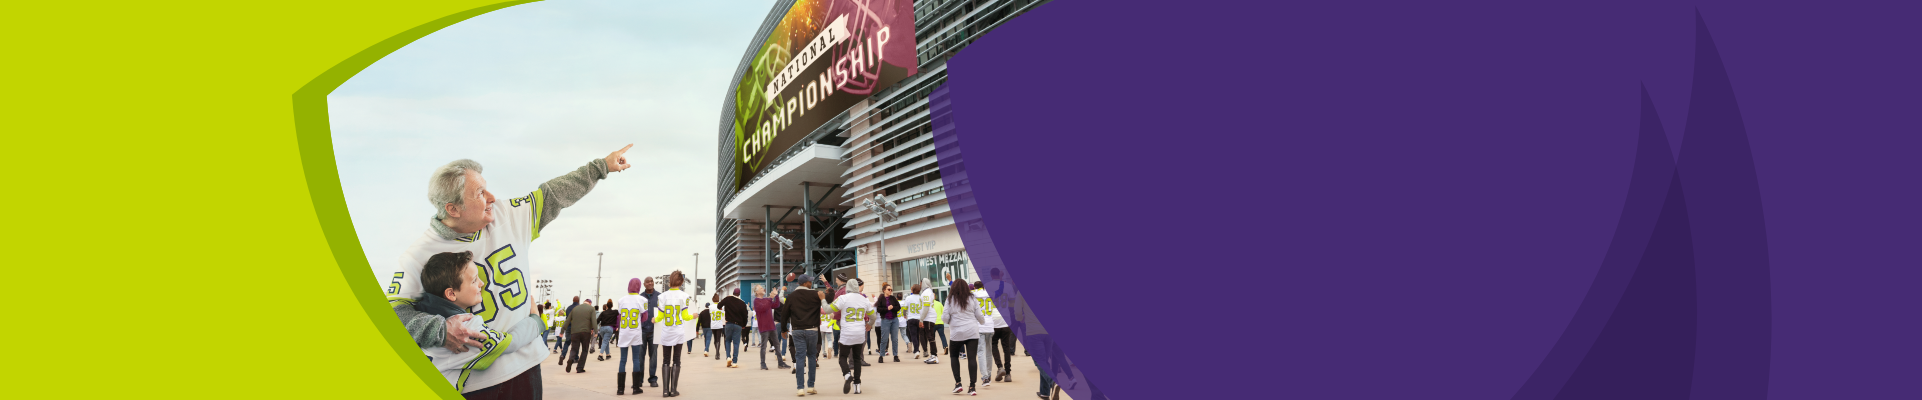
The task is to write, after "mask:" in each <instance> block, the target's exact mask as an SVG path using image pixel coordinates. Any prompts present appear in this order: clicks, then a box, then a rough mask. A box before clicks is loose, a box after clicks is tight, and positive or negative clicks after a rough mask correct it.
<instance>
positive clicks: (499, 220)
mask: <svg viewBox="0 0 1922 400" xmlns="http://www.w3.org/2000/svg"><path fill="white" fill-rule="evenodd" d="M542 199H543V197H542V194H541V191H540V190H535V191H534V192H533V193H531V194H529V195H527V196H526V197H519V198H512V199H502V200H501V201H496V202H494V205H493V206H491V208H492V209H493V211H494V222H493V223H491V224H487V226H486V227H484V228H481V231H480V233H479V235H478V236H472V237H462V238H456V239H453V240H448V239H441V238H440V235H438V234H436V233H435V232H434V230H433V228H428V230H427V231H426V232H423V233H421V235H420V237H419V238H417V239H414V243H413V244H412V245H409V246H407V250H406V251H403V252H402V253H401V255H400V260H399V261H400V265H399V268H398V269H397V271H396V272H394V276H393V280H392V281H390V282H389V284H388V286H387V294H388V295H389V296H392V297H390V300H391V299H394V298H405V299H413V298H416V297H419V296H420V293H421V290H422V289H421V283H420V270H421V267H422V266H424V265H426V264H427V259H428V257H432V256H433V255H435V254H439V253H446V252H460V251H470V252H473V253H474V265H475V267H477V268H479V269H480V275H481V279H482V282H481V290H483V291H486V293H483V294H482V296H481V302H480V304H478V305H475V306H474V308H472V309H469V310H468V311H470V312H473V313H474V319H475V320H479V321H482V322H483V323H485V324H486V325H487V327H488V328H492V329H494V330H495V331H499V332H507V333H513V332H514V330H513V328H514V327H515V326H516V325H517V324H519V323H520V322H521V320H523V319H527V318H539V317H536V316H534V315H533V312H532V311H529V310H531V309H532V308H533V307H534V302H533V301H532V300H533V299H532V296H533V291H530V290H528V282H527V277H528V274H531V273H533V271H532V270H531V269H529V268H528V264H527V261H528V260H529V259H530V258H531V257H529V256H528V253H527V252H528V250H529V249H530V247H529V244H530V243H532V242H533V241H534V238H537V237H540V227H539V226H538V225H539V224H538V222H539V216H540V213H541V211H542V209H543V208H544V207H545V204H543V203H544V200H542ZM533 325H539V324H533ZM538 335H540V332H539V331H535V332H533V333H532V334H531V335H530V336H529V337H530V338H531V337H532V336H538ZM547 355H548V354H547V351H546V349H541V348H538V347H536V346H520V347H519V348H517V349H513V350H512V351H510V352H508V353H506V354H501V355H500V356H499V358H497V359H495V360H494V362H493V365H492V366H491V367H489V368H486V369H479V370H470V373H469V374H468V376H467V377H466V385H465V389H464V390H463V391H464V392H465V391H473V390H480V389H484V388H487V387H491V386H494V385H498V384H500V383H501V382H506V381H507V380H508V379H513V378H514V377H516V376H520V374H521V373H522V372H526V371H527V370H528V369H530V368H533V367H534V366H535V365H540V363H541V360H544V359H546V358H547Z"/></svg>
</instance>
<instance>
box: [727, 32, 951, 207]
mask: <svg viewBox="0 0 1922 400" xmlns="http://www.w3.org/2000/svg"><path fill="white" fill-rule="evenodd" d="M914 51H915V49H914V9H913V4H912V2H911V1H908V0H867V1H863V0H801V1H797V2H795V3H794V6H793V7H792V8H789V9H788V12H787V14H786V16H785V17H782V18H781V22H780V23H779V24H778V25H776V26H775V27H774V31H773V32H771V33H770V34H769V35H768V38H767V41H766V42H764V43H762V44H761V46H760V50H759V51H758V52H757V53H756V54H755V56H754V61H753V62H752V63H750V64H749V66H748V69H747V71H746V72H745V73H743V74H742V76H741V83H740V86H737V87H735V90H734V149H733V150H734V155H733V158H734V162H735V165H734V167H735V170H736V172H737V174H736V175H735V176H737V177H739V178H738V179H736V180H735V187H734V189H735V190H737V191H738V190H740V189H741V187H742V186H743V185H745V184H746V182H747V181H748V180H750V178H751V177H753V176H754V175H755V174H756V173H757V172H759V171H760V170H761V169H762V168H766V167H768V164H770V163H772V162H773V161H774V158H775V157H777V156H779V155H780V153H781V152H783V151H785V150H787V149H788V148H789V147H792V146H794V144H795V143H796V142H798V141H800V140H801V139H802V137H804V136H807V134H808V133H809V132H813V131H814V130H815V128H818V127H820V126H821V124H823V123H826V122H827V121H828V120H829V119H831V118H834V116H835V115H837V114H839V113H841V112H842V111H844V110H847V109H848V108H849V107H852V106H854V105H855V104H856V103H858V102H860V101H861V100H862V99H865V98H867V97H868V96H869V95H871V94H873V93H874V92H875V91H876V90H879V89H883V88H887V87H888V86H889V85H893V84H894V83H895V82H898V81H900V80H901V79H902V78H906V77H908V76H910V75H914V74H915V73H916V72H918V68H917V64H918V61H917V60H918V59H917V57H916V55H915V52H914Z"/></svg>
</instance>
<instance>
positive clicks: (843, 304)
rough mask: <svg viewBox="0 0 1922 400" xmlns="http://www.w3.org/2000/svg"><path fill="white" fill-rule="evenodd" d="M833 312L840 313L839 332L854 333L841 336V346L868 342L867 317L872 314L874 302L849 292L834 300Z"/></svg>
mask: <svg viewBox="0 0 1922 400" xmlns="http://www.w3.org/2000/svg"><path fill="white" fill-rule="evenodd" d="M834 310H835V311H839V312H841V330H843V331H847V332H855V333H848V334H842V335H841V344H844V345H853V344H861V343H865V342H867V341H868V335H867V334H866V332H867V330H868V321H867V317H868V315H869V314H873V313H874V302H871V301H868V297H867V296H862V295H861V294H860V293H853V292H849V293H848V294H844V295H841V297H840V298H836V299H834Z"/></svg>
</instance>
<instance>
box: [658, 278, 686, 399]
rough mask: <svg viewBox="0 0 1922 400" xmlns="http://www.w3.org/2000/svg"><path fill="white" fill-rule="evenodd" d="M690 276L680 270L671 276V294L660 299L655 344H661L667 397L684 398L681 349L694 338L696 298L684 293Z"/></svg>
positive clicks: (663, 389) (662, 369) (666, 294)
mask: <svg viewBox="0 0 1922 400" xmlns="http://www.w3.org/2000/svg"><path fill="white" fill-rule="evenodd" d="M685 283H687V276H686V275H682V274H681V271H680V270H674V272H673V273H671V274H668V275H667V291H666V292H661V295H660V296H657V297H656V301H655V305H654V342H655V343H660V345H661V348H662V355H661V375H662V377H663V378H666V379H662V381H664V382H663V383H662V385H661V391H662V393H661V394H662V396H663V397H674V396H679V395H681V390H680V389H681V345H683V344H685V343H687V340H688V339H689V338H692V337H693V330H691V329H690V328H692V325H693V322H694V307H695V306H694V296H693V295H690V294H687V292H685V291H682V290H681V285H682V284H685Z"/></svg>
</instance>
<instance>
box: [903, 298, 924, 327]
mask: <svg viewBox="0 0 1922 400" xmlns="http://www.w3.org/2000/svg"><path fill="white" fill-rule="evenodd" d="M921 305H922V304H921V294H920V293H908V296H907V297H904V298H902V300H901V306H902V307H903V308H906V310H902V311H904V312H902V313H901V314H900V315H897V316H899V317H901V319H911V320H916V321H921V320H922V319H921ZM904 324H905V323H904ZM901 326H907V325H901Z"/></svg>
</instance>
